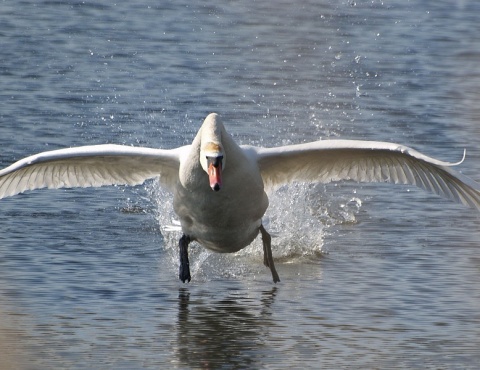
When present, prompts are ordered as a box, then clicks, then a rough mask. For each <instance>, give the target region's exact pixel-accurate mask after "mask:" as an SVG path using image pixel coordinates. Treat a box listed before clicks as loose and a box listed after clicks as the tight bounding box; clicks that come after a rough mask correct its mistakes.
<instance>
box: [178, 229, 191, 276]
mask: <svg viewBox="0 0 480 370" xmlns="http://www.w3.org/2000/svg"><path fill="white" fill-rule="evenodd" d="M189 243H190V238H189V237H188V236H186V235H183V236H182V237H181V238H180V241H179V243H178V246H179V247H180V269H179V273H178V278H179V279H180V280H181V281H182V282H183V283H185V281H187V280H188V282H190V280H191V279H192V277H191V276H190V262H189V261H188V244H189Z"/></svg>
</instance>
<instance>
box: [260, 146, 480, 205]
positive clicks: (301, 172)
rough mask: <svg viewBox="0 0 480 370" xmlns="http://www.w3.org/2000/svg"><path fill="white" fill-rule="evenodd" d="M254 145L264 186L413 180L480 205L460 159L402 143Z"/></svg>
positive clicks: (474, 184) (476, 185)
mask: <svg viewBox="0 0 480 370" xmlns="http://www.w3.org/2000/svg"><path fill="white" fill-rule="evenodd" d="M252 149H253V151H254V152H255V154H256V158H257V163H258V166H259V168H260V171H261V174H262V177H263V180H264V182H265V185H266V186H275V185H279V184H282V183H287V182H291V181H312V182H321V183H329V182H332V181H340V180H353V181H359V182H390V183H395V184H410V185H416V186H418V187H420V188H422V189H425V190H428V191H431V192H433V193H435V194H438V195H440V196H443V197H445V198H448V199H451V200H454V201H457V202H460V203H463V204H465V205H467V206H470V207H472V208H476V209H478V210H480V184H479V183H477V182H475V181H474V180H472V179H470V178H468V177H466V176H464V175H462V174H460V173H458V172H457V171H455V170H453V169H452V168H451V166H454V165H456V164H459V163H448V162H442V161H439V160H436V159H434V158H430V157H428V156H426V155H423V154H421V153H419V152H417V151H415V150H413V149H411V148H408V147H406V146H402V145H399V144H394V143H384V142H374V141H356V140H325V141H316V142H312V143H307V144H299V145H289V146H283V147H278V148H252ZM460 163H461V162H460Z"/></svg>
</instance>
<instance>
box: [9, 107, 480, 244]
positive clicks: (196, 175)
mask: <svg viewBox="0 0 480 370" xmlns="http://www.w3.org/2000/svg"><path fill="white" fill-rule="evenodd" d="M202 143H203V146H202ZM207 143H214V144H215V145H217V144H218V145H217V146H218V147H219V148H220V147H223V150H224V152H225V153H223V154H224V157H225V158H224V161H227V162H226V163H228V164H227V165H225V162H224V167H225V169H224V184H225V189H223V188H222V190H221V191H219V192H218V193H216V192H213V191H211V189H210V188H209V186H208V175H207V174H206V173H205V171H204V169H203V168H202V165H201V164H200V162H201V161H202V159H203V156H204V155H205V154H206V153H205V148H204V146H205V145H206V144H207ZM211 146H212V145H210V147H211ZM207 147H209V146H208V145H207ZM207 154H208V153H207ZM218 154H219V153H216V154H215V155H218ZM227 158H228V160H227ZM452 165H454V164H453V163H448V162H442V161H439V160H437V159H434V158H430V157H427V156H425V155H423V154H421V153H419V152H417V151H415V150H413V149H411V148H408V147H405V146H402V145H398V144H393V143H385V142H374V141H356V140H324V141H316V142H312V143H307V144H298V145H289V146H282V147H277V148H259V147H252V146H238V145H237V144H236V143H235V142H234V141H233V139H232V138H231V136H230V135H228V134H227V132H226V130H225V128H224V126H223V124H222V123H221V120H220V118H219V117H218V116H217V115H216V114H210V115H209V116H208V117H207V118H206V119H205V122H204V124H203V125H202V127H201V128H200V130H199V133H198V135H197V137H196V138H195V140H194V141H193V143H192V145H188V146H184V147H180V148H177V149H171V150H163V149H149V148H135V147H130V146H121V145H94V146H84V147H78V148H70V149H60V150H54V151H49V152H44V153H40V154H36V155H33V156H30V157H27V158H25V159H22V160H20V161H18V162H16V163H14V164H13V165H11V166H10V167H7V168H5V169H3V170H1V171H0V198H4V197H8V196H12V195H15V194H18V193H21V192H24V191H26V190H33V189H38V188H44V187H47V188H62V187H76V186H79V187H89V186H104V185H137V184H141V183H143V182H144V181H145V180H147V179H149V178H154V177H157V176H160V178H161V183H162V184H164V185H165V186H167V187H168V188H169V189H170V190H172V191H173V192H174V194H175V195H176V201H175V205H176V207H177V208H176V210H177V211H179V210H181V213H182V215H179V216H181V218H182V217H183V218H184V220H186V221H185V222H182V226H185V227H187V226H186V225H187V224H188V225H189V226H188V227H189V230H190V231H191V232H192V233H194V232H195V230H197V228H196V227H197V226H196V225H195V223H201V224H202V225H201V227H202V235H203V236H207V237H208V236H209V235H210V234H211V236H212V238H213V239H215V238H217V236H218V231H215V230H218V228H217V229H216V228H215V227H213V226H212V225H214V224H215V223H218V222H219V221H218V220H223V221H222V222H225V225H224V226H225V230H230V229H229V228H231V225H230V224H228V223H227V221H228V220H230V221H229V222H231V223H235V222H237V223H241V222H243V223H245V222H247V221H245V220H247V219H248V220H249V221H248V222H251V224H250V226H249V227H248V230H249V233H250V235H249V237H248V238H245V240H247V239H249V240H250V239H251V237H252V235H253V234H252V230H254V229H255V230H256V228H258V225H259V224H260V222H261V216H263V212H264V211H265V209H266V205H267V204H268V201H267V200H266V198H264V192H263V186H276V185H279V184H283V183H287V182H292V181H307V182H321V183H329V182H332V181H341V180H352V181H359V182H391V183H398V184H411V185H416V186H418V187H420V188H423V189H425V190H428V191H431V192H433V193H436V194H438V195H441V196H444V197H446V198H449V199H452V200H454V201H457V202H460V203H463V204H465V205H468V206H470V207H473V208H476V209H478V210H480V184H479V183H477V182H475V181H474V180H472V179H470V178H468V177H466V176H463V175H462V174H460V173H459V172H457V171H455V170H453V169H452V168H451V166H452ZM262 180H263V184H262V183H261V182H262ZM229 188H230V190H229ZM253 190H254V191H255V194H256V197H257V199H256V200H252V194H253V193H252V191H253ZM242 197H244V199H242ZM235 198H236V199H235ZM256 202H257V203H258V205H256V204H257V203H256ZM187 203H188V204H187ZM194 203H198V204H203V208H201V211H199V208H198V207H197V208H196V205H195V204H194ZM211 204H215V207H216V208H218V210H217V209H216V210H215V211H212V210H207V208H209V207H210V206H209V205H211ZM255 207H257V209H254V208H255ZM194 208H196V209H195V211H193V209H194ZM192 212H195V215H194V217H193V214H189V213H192ZM202 212H204V213H202ZM177 213H178V212H177ZM235 215H236V216H235ZM240 215H241V216H240ZM190 216H192V217H193V218H192V217H190ZM248 216H251V217H250V218H249V217H248ZM235 217H236V218H235ZM192 220H195V222H194V221H192ZM187 221H188V222H187ZM192 225H193V226H192ZM205 225H210V226H211V228H210V226H208V227H205ZM185 227H184V231H185ZM241 233H242V231H240V230H239V231H238V234H241ZM214 234H216V235H214ZM226 234H227V233H226ZM225 238H226V236H225V237H224V239H225ZM192 239H193V238H192ZM217 239H218V238H217ZM220 239H221V238H220ZM221 242H222V240H220V241H218V243H221ZM218 243H217V244H218ZM219 248H220V247H219ZM222 248H223V247H222ZM225 248H226V247H225ZM232 248H233V247H232ZM217 250H218V248H217ZM224 251H231V250H228V249H227V248H226V249H225V250H224Z"/></svg>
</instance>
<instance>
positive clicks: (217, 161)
mask: <svg viewBox="0 0 480 370" xmlns="http://www.w3.org/2000/svg"><path fill="white" fill-rule="evenodd" d="M222 160H223V155H218V156H215V157H210V156H208V155H207V163H208V166H209V167H210V166H213V167H218V166H221V165H222Z"/></svg>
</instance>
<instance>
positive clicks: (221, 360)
mask: <svg viewBox="0 0 480 370" xmlns="http://www.w3.org/2000/svg"><path fill="white" fill-rule="evenodd" d="M276 292H277V288H276V287H273V288H271V289H269V290H267V291H264V292H263V293H262V295H261V298H260V301H259V302H256V300H255V299H251V298H248V297H246V296H245V295H244V293H242V292H232V293H231V294H230V295H229V296H228V297H225V298H223V299H220V300H218V301H213V302H211V301H209V302H205V300H206V299H208V293H207V294H206V296H197V295H195V296H194V297H191V293H190V292H189V290H188V289H185V288H181V289H179V294H178V320H177V343H176V345H177V347H176V348H175V353H176V355H177V358H178V361H179V363H180V364H181V365H184V366H188V367H190V368H202V369H211V368H217V367H221V366H222V365H225V364H229V367H234V368H237V367H241V368H259V367H260V366H261V358H262V357H263V356H264V354H265V352H266V350H267V348H268V346H265V341H267V340H268V339H267V338H268V335H269V329H270V328H271V327H272V326H275V325H276V324H275V322H274V320H272V311H271V310H272V308H271V306H272V304H273V302H274V300H275V296H276ZM235 293H236V294H235Z"/></svg>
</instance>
